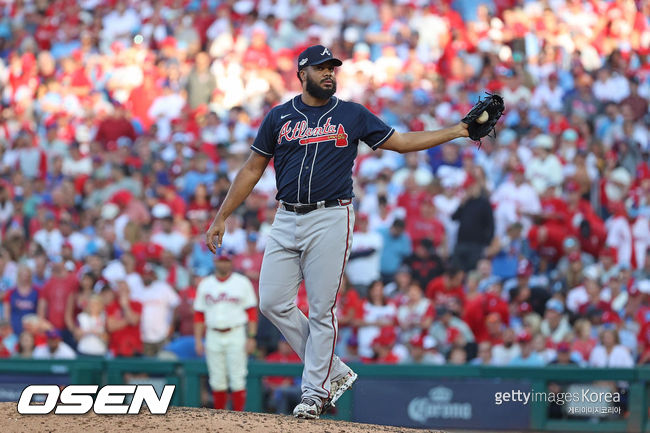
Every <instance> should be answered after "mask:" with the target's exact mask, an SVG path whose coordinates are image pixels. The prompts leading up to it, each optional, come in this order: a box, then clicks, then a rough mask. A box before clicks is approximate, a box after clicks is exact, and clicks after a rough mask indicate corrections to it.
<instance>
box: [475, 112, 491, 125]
mask: <svg viewBox="0 0 650 433" xmlns="http://www.w3.org/2000/svg"><path fill="white" fill-rule="evenodd" d="M489 118H490V116H489V115H488V112H487V111H484V112H482V113H481V115H480V116H479V117H478V119H476V123H485V122H487V121H488V119H489Z"/></svg>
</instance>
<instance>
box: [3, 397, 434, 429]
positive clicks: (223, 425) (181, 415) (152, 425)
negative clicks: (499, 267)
mask: <svg viewBox="0 0 650 433" xmlns="http://www.w3.org/2000/svg"><path fill="white" fill-rule="evenodd" d="M143 411H144V413H142V414H140V415H95V414H93V413H89V414H86V415H20V414H19V413H18V412H17V411H16V403H0V426H2V427H0V430H1V431H2V432H3V433H14V432H16V433H18V432H21V433H23V432H29V433H33V432H56V433H76V432H84V433H96V432H97V433H113V432H125V431H131V432H135V433H144V432H178V433H185V432H188V433H201V432H209V433H215V432H224V433H230V432H233V433H240V432H241V433H294V432H295V433H375V432H386V433H388V432H399V433H408V432H411V433H415V432H417V433H422V432H424V431H425V430H413V429H407V428H400V427H390V426H377V425H371V424H358V423H352V422H342V421H330V420H315V421H312V420H302V419H295V418H293V417H290V416H282V415H271V414H264V413H250V412H230V411H225V410H212V409H198V408H190V407H172V408H170V409H169V412H168V413H167V415H151V414H150V413H149V412H148V411H147V410H146V409H144V410H143ZM427 431H429V432H434V431H433V430H427ZM438 433H441V432H438Z"/></svg>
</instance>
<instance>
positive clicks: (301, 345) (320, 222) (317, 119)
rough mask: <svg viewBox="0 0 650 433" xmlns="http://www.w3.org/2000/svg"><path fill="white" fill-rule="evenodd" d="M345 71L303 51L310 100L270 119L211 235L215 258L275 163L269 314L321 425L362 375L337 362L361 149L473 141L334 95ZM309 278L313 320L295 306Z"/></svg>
mask: <svg viewBox="0 0 650 433" xmlns="http://www.w3.org/2000/svg"><path fill="white" fill-rule="evenodd" d="M340 65H341V61H340V60H339V59H337V58H335V57H334V56H333V55H332V53H331V52H330V50H329V49H327V48H326V47H324V46H322V45H315V46H311V47H309V48H307V49H306V50H305V51H303V52H302V53H301V54H300V56H299V57H298V64H297V69H298V71H297V76H298V79H299V80H300V82H301V84H302V94H300V95H297V96H296V97H294V98H292V99H291V100H290V101H288V102H286V103H284V104H282V105H279V106H276V107H275V108H273V109H272V110H271V111H270V112H269V113H268V114H267V115H266V117H265V118H264V121H263V122H262V125H261V127H260V129H259V132H258V135H257V137H256V139H255V141H254V143H253V145H252V146H251V149H252V150H253V152H251V154H250V156H249V158H248V160H247V161H246V163H245V165H244V166H243V168H242V169H241V170H240V171H239V173H238V174H237V177H236V178H235V180H234V182H233V184H232V186H231V187H230V190H229V191H228V194H227V196H226V198H225V200H224V203H223V204H222V206H221V208H220V209H219V211H218V213H217V215H216V216H215V218H214V220H213V221H212V224H211V226H210V228H209V229H208V231H207V233H206V241H207V245H208V247H209V248H210V250H211V251H212V252H215V251H216V248H217V247H218V246H220V245H221V242H222V237H223V234H224V231H225V221H226V219H227V218H228V217H229V216H230V215H231V214H232V212H233V211H234V210H235V209H236V208H237V207H238V206H239V205H240V204H241V203H242V202H243V201H244V199H245V198H246V196H248V194H250V192H251V191H252V190H253V188H254V186H255V185H256V183H257V182H258V180H259V179H260V177H261V176H262V174H263V173H264V170H265V169H266V166H267V165H268V163H269V161H270V160H271V158H275V163H274V166H275V172H276V183H277V190H278V193H277V196H276V199H277V200H279V202H280V206H279V209H278V212H277V214H276V216H275V220H274V222H273V226H272V229H271V232H270V236H269V239H268V242H267V244H266V250H265V253H264V259H263V262H262V270H261V274H260V288H259V291H260V310H261V311H262V314H264V315H265V316H267V317H268V318H269V320H271V322H273V324H275V325H276V326H277V327H278V329H279V330H280V331H281V332H282V334H283V335H284V336H285V337H286V339H287V341H288V342H289V344H291V347H292V348H293V350H294V351H295V352H296V353H297V354H298V355H299V356H300V358H301V359H302V361H303V362H304V364H305V367H304V371H303V375H302V401H301V402H300V403H299V404H298V405H297V406H296V408H295V409H294V412H293V414H294V416H296V417H298V418H312V419H315V418H318V417H319V416H320V414H321V413H322V411H323V409H327V408H329V407H331V406H333V405H334V403H336V401H337V400H338V399H339V398H340V397H341V395H342V394H343V392H345V391H346V390H347V389H348V388H350V386H351V385H352V383H353V382H354V381H355V380H356V377H357V375H356V374H355V373H354V372H353V371H352V370H351V369H350V368H349V367H348V366H347V365H345V364H344V363H343V362H342V361H341V360H340V359H339V358H338V357H337V356H336V355H334V345H335V343H336V337H337V322H336V315H335V314H334V305H335V301H336V294H337V292H338V290H339V286H340V282H341V278H342V276H343V272H344V269H345V263H346V260H347V259H348V256H349V253H350V244H351V241H352V229H353V227H354V210H353V207H352V205H351V203H352V197H353V193H352V165H353V164H354V159H355V157H356V156H357V146H358V145H359V142H360V141H363V142H364V143H365V144H366V145H368V146H370V148H371V149H373V150H375V149H377V148H379V147H380V146H381V148H382V149H388V150H393V151H396V152H400V153H406V152H416V151H419V150H424V149H428V148H430V147H433V146H437V145H439V144H442V143H445V142H447V141H449V140H453V139H455V138H458V137H468V135H469V134H468V125H467V124H466V123H464V122H460V123H458V124H456V125H454V126H452V127H449V128H444V129H440V130H437V131H423V132H409V133H404V134H402V133H398V132H396V131H395V130H394V129H393V128H391V127H390V126H388V125H386V124H385V123H384V122H383V121H382V120H381V119H379V118H378V117H377V116H375V115H374V114H372V113H371V112H370V111H369V110H367V109H366V108H365V107H363V106H362V105H360V104H356V103H353V102H347V101H342V100H340V99H338V98H337V97H335V96H334V93H335V92H336V75H335V68H336V67H337V66H340ZM303 279H304V281H305V285H306V288H307V296H308V300H309V318H307V317H305V315H303V314H302V313H301V312H300V310H298V308H297V307H296V305H295V299H296V293H297V290H298V286H299V285H300V282H301V281H302V280H303Z"/></svg>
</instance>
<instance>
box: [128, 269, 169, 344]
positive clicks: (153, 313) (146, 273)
mask: <svg viewBox="0 0 650 433" xmlns="http://www.w3.org/2000/svg"><path fill="white" fill-rule="evenodd" d="M142 281H143V283H144V285H143V288H142V290H140V291H138V292H137V293H133V294H132V295H131V296H132V299H133V300H134V301H137V302H140V303H141V304H142V315H141V317H140V330H141V336H142V343H143V352H142V353H143V355H145V356H156V355H157V354H158V352H160V350H161V349H162V347H163V346H164V345H165V344H166V343H167V341H168V339H169V337H170V336H171V335H172V333H173V330H174V328H173V318H174V311H175V310H176V307H178V305H179V304H180V298H179V296H178V294H177V293H176V292H175V291H174V289H173V288H172V287H171V286H170V285H169V284H168V283H166V282H165V281H161V280H158V279H156V274H155V270H154V265H153V264H152V263H150V262H147V263H145V265H144V266H143V269H142Z"/></svg>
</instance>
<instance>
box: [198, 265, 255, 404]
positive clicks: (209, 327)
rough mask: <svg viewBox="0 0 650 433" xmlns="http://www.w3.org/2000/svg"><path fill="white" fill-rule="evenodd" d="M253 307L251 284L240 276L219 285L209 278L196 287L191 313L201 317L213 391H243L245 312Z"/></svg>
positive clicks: (235, 274)
mask: <svg viewBox="0 0 650 433" xmlns="http://www.w3.org/2000/svg"><path fill="white" fill-rule="evenodd" d="M256 306H257V298H256V296H255V290H254V289H253V284H252V283H251V282H250V280H249V279H248V278H246V277H245V276H243V275H241V274H238V273H234V272H233V273H232V274H230V276H229V277H228V278H227V279H226V280H223V281H222V280H220V279H218V278H217V277H216V276H214V275H210V276H207V277H205V278H203V279H202V280H201V282H200V283H199V285H198V287H197V290H196V298H195V300H194V311H196V312H201V313H203V315H204V320H205V327H206V337H205V357H206V362H207V365H208V375H209V378H210V380H209V381H210V387H211V388H212V390H213V391H225V390H227V389H228V388H229V387H230V390H231V391H233V392H235V391H240V390H244V389H246V375H247V373H248V368H247V355H246V337H247V336H246V324H247V322H248V313H247V310H248V309H250V308H253V307H256ZM229 385H230V386H229Z"/></svg>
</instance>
